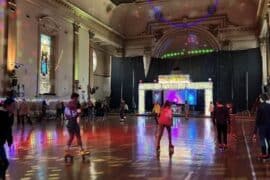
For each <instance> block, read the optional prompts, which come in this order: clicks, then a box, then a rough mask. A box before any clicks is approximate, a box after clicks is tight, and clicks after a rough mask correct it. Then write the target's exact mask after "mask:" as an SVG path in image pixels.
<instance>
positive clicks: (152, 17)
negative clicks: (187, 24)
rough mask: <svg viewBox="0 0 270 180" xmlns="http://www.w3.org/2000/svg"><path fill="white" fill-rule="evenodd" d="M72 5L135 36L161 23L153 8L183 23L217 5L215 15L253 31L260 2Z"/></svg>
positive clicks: (153, 0) (103, 0) (150, 0)
mask: <svg viewBox="0 0 270 180" xmlns="http://www.w3.org/2000/svg"><path fill="white" fill-rule="evenodd" d="M69 1H70V2H71V3H72V4H74V5H76V6H77V7H79V8H80V9H82V10H84V11H86V12H87V13H89V14H91V15H93V16H94V17H96V18H98V19H99V20H100V21H102V22H104V23H105V24H107V25H109V26H111V27H113V28H114V29H115V30H117V31H119V32H120V33H122V34H124V35H126V36H136V35H139V34H142V33H143V32H145V30H146V28H147V25H148V24H149V23H150V22H156V21H158V20H157V17H156V14H155V12H154V10H153V9H154V8H155V9H158V10H159V11H160V12H161V15H162V17H164V18H165V19H166V20H168V21H176V20H178V21H179V20H180V21H181V20H183V19H185V18H200V17H203V16H205V15H207V13H208V11H209V7H211V6H212V5H213V3H215V2H218V5H217V8H216V12H215V13H214V15H226V16H227V17H228V21H229V22H230V23H231V24H234V25H239V26H248V27H254V26H256V14H257V9H258V1H259V0H201V1H198V0H136V2H135V3H128V4H120V5H119V6H115V5H114V4H113V3H112V2H111V1H110V0H98V1H97V0H87V1H86V0H69ZM134 25H135V26H134Z"/></svg>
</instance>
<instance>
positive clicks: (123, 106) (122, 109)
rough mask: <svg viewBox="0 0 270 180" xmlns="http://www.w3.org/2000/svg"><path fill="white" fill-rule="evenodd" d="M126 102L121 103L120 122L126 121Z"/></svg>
mask: <svg viewBox="0 0 270 180" xmlns="http://www.w3.org/2000/svg"><path fill="white" fill-rule="evenodd" d="M125 105H126V103H125V101H124V100H123V99H122V100H121V103H120V121H124V119H125Z"/></svg>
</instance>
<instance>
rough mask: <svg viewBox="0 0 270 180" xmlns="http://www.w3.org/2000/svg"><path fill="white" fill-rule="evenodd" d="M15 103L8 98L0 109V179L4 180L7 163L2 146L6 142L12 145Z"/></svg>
mask: <svg viewBox="0 0 270 180" xmlns="http://www.w3.org/2000/svg"><path fill="white" fill-rule="evenodd" d="M14 111H15V101H14V100H13V99H11V98H8V99H6V100H5V101H4V105H3V108H2V107H1V108H0V119H1V122H0V179H2V180H5V179H6V171H7V168H8V166H9V162H8V159H7V156H6V152H5V148H4V145H5V143H6V142H7V143H8V146H9V147H11V145H12V143H13V138H12V125H13V122H14Z"/></svg>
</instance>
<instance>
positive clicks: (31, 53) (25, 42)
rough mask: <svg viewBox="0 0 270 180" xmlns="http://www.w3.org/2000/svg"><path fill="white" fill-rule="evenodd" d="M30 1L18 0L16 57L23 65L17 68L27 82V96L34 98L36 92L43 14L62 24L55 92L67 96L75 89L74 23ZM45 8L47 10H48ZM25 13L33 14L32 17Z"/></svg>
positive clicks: (20, 75)
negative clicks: (40, 21) (39, 21)
mask: <svg viewBox="0 0 270 180" xmlns="http://www.w3.org/2000/svg"><path fill="white" fill-rule="evenodd" d="M44 9H45V8H42V7H39V6H37V5H33V4H31V3H28V2H27V1H17V11H18V12H19V15H18V16H17V17H18V19H17V25H18V27H17V32H18V36H17V37H18V42H17V43H18V44H17V60H18V62H19V63H22V64H24V67H23V68H21V69H19V70H18V77H19V83H21V84H24V85H25V95H26V97H33V96H35V95H36V93H37V82H38V62H39V57H38V56H39V52H38V51H39V50H38V49H39V31H38V17H40V16H41V15H42V14H47V15H49V16H52V17H53V19H54V20H55V21H56V23H57V24H58V25H59V26H60V29H59V32H58V34H57V40H56V48H55V50H56V54H55V55H56V56H55V61H56V65H57V68H56V69H55V93H56V95H57V96H60V97H68V96H70V93H71V92H72V64H73V63H72V52H73V43H72V42H73V33H72V31H73V30H72V24H71V23H68V22H67V21H65V20H64V19H60V18H57V15H56V14H53V13H52V12H51V11H50V10H48V9H46V10H44ZM45 11H46V12H45ZM26 15H28V16H30V17H29V18H27V17H26Z"/></svg>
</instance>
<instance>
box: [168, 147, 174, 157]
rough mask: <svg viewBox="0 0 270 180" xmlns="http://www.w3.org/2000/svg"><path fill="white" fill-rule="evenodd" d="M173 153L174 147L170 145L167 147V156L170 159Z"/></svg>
mask: <svg viewBox="0 0 270 180" xmlns="http://www.w3.org/2000/svg"><path fill="white" fill-rule="evenodd" d="M173 153H174V146H173V145H170V146H169V155H170V157H172V155H173Z"/></svg>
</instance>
